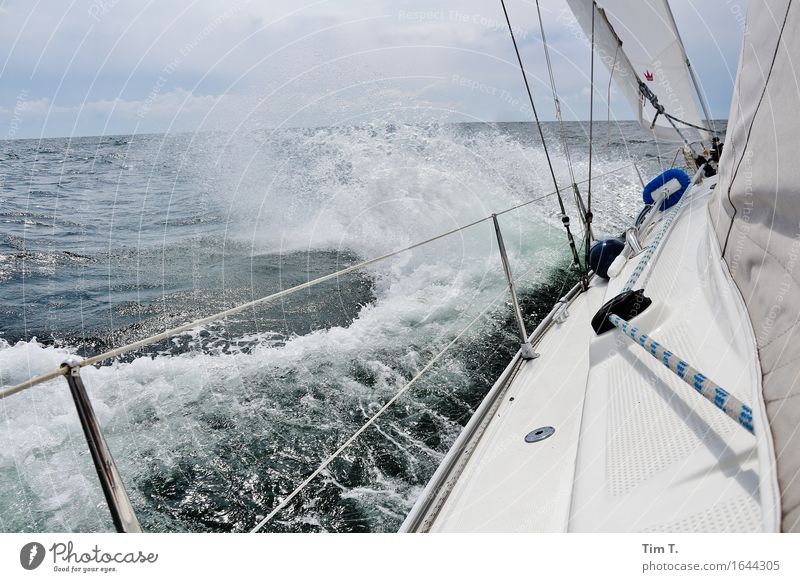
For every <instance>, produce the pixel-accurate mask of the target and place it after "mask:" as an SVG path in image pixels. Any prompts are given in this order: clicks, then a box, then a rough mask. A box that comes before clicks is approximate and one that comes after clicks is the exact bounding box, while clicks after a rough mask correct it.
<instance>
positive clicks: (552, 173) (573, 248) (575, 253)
mask: <svg viewBox="0 0 800 582" xmlns="http://www.w3.org/2000/svg"><path fill="white" fill-rule="evenodd" d="M500 5H501V6H502V7H503V14H504V15H505V17H506V24H507V25H508V32H509V34H510V35H511V42H512V43H513V45H514V52H515V53H516V54H517V62H518V63H519V70H520V72H521V73H522V80H523V81H524V82H525V90H526V91H527V92H528V100H529V101H530V104H531V110H532V111H533V118H534V120H535V121H536V128H537V129H538V130H539V138H540V139H541V140H542V148H543V149H544V155H545V158H547V167H548V168H549V169H550V176H551V177H552V178H553V185H554V186H555V191H556V192H557V193H558V206H559V208H560V209H561V222H562V224H563V225H564V229H565V230H566V231H567V242H568V243H569V248H570V250H571V251H572V260H573V262H574V263H575V267H576V268H577V269H578V270H579V271H580V270H582V267H581V261H580V259H579V258H578V248H577V246H576V245H575V239H574V238H573V236H572V231H571V230H570V228H569V216H567V211H566V208H565V207H564V199H563V198H562V197H561V188H559V187H558V180H557V179H556V173H555V170H553V162H552V160H551V159H550V152H548V151H547V143H546V142H545V139H544V131H542V124H541V122H540V121H539V114H538V113H537V112H536V105H535V104H534V102H533V93H532V92H531V86H530V84H529V83H528V75H527V74H526V73H525V67H524V65H523V64H522V56H520V54H519V47H518V46H517V39H516V37H515V36H514V29H513V28H512V27H511V19H510V18H509V17H508V10H506V3H505V0H500ZM587 268H588V265H587ZM582 282H583V287H584V289H585V288H586V286H587V282H586V275H585V274H584V275H583V277H582Z"/></svg>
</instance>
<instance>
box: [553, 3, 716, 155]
mask: <svg viewBox="0 0 800 582" xmlns="http://www.w3.org/2000/svg"><path fill="white" fill-rule="evenodd" d="M567 4H569V7H570V9H571V10H572V13H573V14H574V15H575V18H576V20H577V21H578V24H580V27H581V28H582V29H583V31H584V33H585V34H586V36H587V37H589V38H590V37H591V32H592V11H593V10H594V11H595V22H594V41H595V52H596V54H597V55H598V56H599V58H600V60H601V61H602V62H603V64H604V65H605V66H606V68H608V70H609V71H610V72H611V75H612V78H613V79H614V81H616V83H617V86H618V87H619V88H620V90H621V91H622V93H623V95H624V96H625V99H626V100H627V101H628V103H629V104H630V106H631V108H632V109H633V111H634V114H635V115H636V118H637V119H638V121H639V123H640V124H641V125H642V126H643V127H644V128H646V129H647V130H651V124H652V123H653V119H654V118H655V117H656V110H655V109H654V108H653V106H652V105H651V103H650V102H649V101H647V100H645V99H643V98H642V93H641V91H640V89H639V83H640V82H642V83H644V85H645V86H646V87H647V88H648V89H650V90H651V91H652V92H653V93H654V94H655V95H656V97H658V100H659V103H660V104H661V105H662V106H663V107H664V110H665V111H666V112H667V113H669V114H670V115H672V116H674V117H676V118H678V119H682V120H684V121H686V122H687V123H690V124H692V125H698V126H701V127H705V124H704V123H703V121H702V120H701V118H700V114H699V112H698V110H697V105H696V104H695V97H694V94H693V92H692V86H691V80H690V75H691V70H690V69H689V61H688V59H687V58H686V53H685V51H684V48H683V43H682V42H681V39H680V36H679V35H678V31H677V28H676V27H675V21H674V19H673V18H672V12H671V10H670V8H669V5H668V4H667V1H666V0H636V2H631V1H630V0H601V2H600V3H599V4H598V2H595V1H594V0H567ZM698 95H699V93H698ZM676 125H677V126H678V128H679V129H680V132H681V133H682V134H683V136H684V137H685V138H686V139H687V140H688V141H690V142H694V141H705V140H707V139H708V138H709V135H708V133H707V132H705V131H698V130H696V129H692V128H690V127H688V126H685V125H683V124H681V123H676ZM651 131H652V132H653V134H654V135H655V137H656V138H657V139H659V140H667V141H681V139H682V138H681V136H680V135H679V133H678V132H676V131H675V129H674V127H673V126H672V124H671V123H670V121H669V120H668V119H667V118H666V117H665V116H663V115H659V116H658V117H657V118H656V122H655V125H654V126H653V128H652V130H651Z"/></svg>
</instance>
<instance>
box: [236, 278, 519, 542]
mask: <svg viewBox="0 0 800 582" xmlns="http://www.w3.org/2000/svg"><path fill="white" fill-rule="evenodd" d="M506 289H507V288H504V289H503V291H502V292H501V293H499V294H498V295H497V296H496V297H495V298H494V299H492V300H491V301H490V302H489V304H488V305H487V306H486V307H484V308H483V309H482V310H481V312H480V313H478V315H477V316H475V318H474V319H473V320H472V321H470V322H469V323H468V324H467V326H466V327H465V328H464V329H462V330H461V331H460V332H459V333H458V335H457V336H456V337H454V338H453V339H452V340H450V343H448V344H447V345H446V346H445V347H444V348H442V349H441V350H440V351H439V352H438V353H437V354H436V355H435V356H434V357H433V358H431V359H430V360H428V363H427V364H425V366H424V367H423V368H422V369H421V370H420V371H419V372H417V374H416V375H415V376H414V377H413V378H412V379H411V380H409V381H408V382H407V383H406V384H405V385H404V386H403V387H402V388H400V390H398V391H397V392H396V393H395V394H394V396H392V397H391V398H390V399H389V400H387V401H386V404H384V405H383V406H381V408H380V409H379V410H378V411H377V412H376V413H375V414H373V415H372V416H371V417H370V418H369V420H367V422H365V423H364V424H362V425H361V427H360V428H359V429H358V430H357V431H355V432H354V433H353V434H352V435H350V436H349V437H348V438H347V440H346V441H344V442H343V443H342V444H341V445H340V446H339V448H338V449H336V450H335V451H334V452H333V453H331V454H330V455H328V457H326V458H325V460H324V461H322V463H320V464H319V466H317V468H316V469H315V470H314V471H313V472H312V473H311V474H310V475H309V476H308V477H306V478H305V479H304V480H303V482H302V483H300V485H298V486H297V487H295V488H294V490H293V491H292V492H291V493H289V495H287V496H286V497H284V498H283V499H282V500H281V502H280V503H278V505H276V506H275V507H274V508H273V509H272V511H270V512H269V513H268V514H267V515H266V517H264V518H263V519H262V520H261V521H259V522H258V524H256V526H255V527H254V528H253V529H252V530H251V531H250V533H256V532H258V531H259V530H261V528H263V527H264V526H265V525H267V523H268V522H269V521H270V520H271V519H272V518H273V517H275V516H276V515H277V514H278V513H279V512H280V511H281V510H282V509H284V508H285V507H286V506H287V505H289V503H291V501H292V499H294V498H295V497H297V495H299V494H300V493H301V492H302V491H303V489H305V488H306V487H308V485H309V483H311V481H313V480H314V478H315V477H317V475H319V474H320V473H322V472H323V471H324V470H325V468H326V467H327V466H328V465H330V464H331V463H332V462H333V461H334V460H336V459H337V458H338V457H339V455H341V454H342V453H343V452H344V450H345V449H347V448H348V447H349V446H350V445H351V444H353V442H354V441H355V440H356V439H357V438H358V437H359V436H360V435H361V434H362V433H363V432H364V431H365V430H367V429H368V428H369V427H370V426H372V425H373V424H375V421H376V420H378V418H379V417H380V416H382V415H383V413H384V412H386V411H387V410H388V409H389V407H391V406H392V404H394V403H395V402H397V400H398V399H399V398H400V397H401V396H402V395H403V394H405V393H406V392H407V391H408V390H409V389H410V388H411V387H412V386H413V385H414V384H415V383H416V382H417V381H418V380H419V379H420V378H421V377H422V376H423V375H424V374H425V373H426V372H427V371H428V370H430V369H431V368H432V367H433V365H434V364H436V362H438V361H439V359H440V358H441V357H442V356H443V355H445V353H447V351H448V350H449V349H450V348H452V347H453V346H454V345H455V344H456V342H458V340H460V339H461V338H462V337H463V336H464V334H466V333H467V331H469V330H470V329H471V328H472V326H473V325H475V324H476V323H477V322H478V321H480V319H481V318H482V317H483V316H484V315H485V314H486V312H487V311H489V309H491V308H492V307H493V306H494V305H495V304H497V302H498V301H499V300H500V298H501V297H502V296H503V295H504V294H505V292H506Z"/></svg>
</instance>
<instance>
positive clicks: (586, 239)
mask: <svg viewBox="0 0 800 582" xmlns="http://www.w3.org/2000/svg"><path fill="white" fill-rule="evenodd" d="M595 12H597V4H596V3H595V2H592V35H591V36H592V48H591V51H590V53H591V57H590V65H589V85H590V87H589V185H588V186H587V187H586V232H585V234H584V243H585V244H584V259H583V260H584V264H585V265H586V269H587V271H588V269H589V247H590V245H591V244H592V234H591V232H592V230H591V229H592V143H593V141H594V140H593V130H594V15H595Z"/></svg>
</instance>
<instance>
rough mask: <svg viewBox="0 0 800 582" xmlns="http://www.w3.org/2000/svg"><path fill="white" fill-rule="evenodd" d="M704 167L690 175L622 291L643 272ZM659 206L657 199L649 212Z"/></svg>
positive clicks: (656, 209) (628, 289)
mask: <svg viewBox="0 0 800 582" xmlns="http://www.w3.org/2000/svg"><path fill="white" fill-rule="evenodd" d="M704 169H705V165H703V166H701V167H700V169H698V170H697V173H696V174H695V175H694V176H693V177H692V181H691V183H690V184H689V188H688V189H687V190H686V192H684V193H683V196H681V199H680V200H678V203H677V204H676V205H675V206H673V208H672V212H671V213H670V215H669V217H668V218H667V219H666V220H665V221H664V225H663V226H662V227H661V230H660V231H658V234H657V235H656V238H654V239H653V242H651V243H650V244H649V245H648V247H647V250H646V251H645V252H644V255H642V258H641V259H640V260H639V264H638V265H636V268H635V269H634V270H633V273H631V276H630V277H629V278H628V281H627V282H626V283H625V287H624V288H623V289H622V292H623V293H624V292H625V291H630V290H631V289H633V286H634V285H636V282H637V281H638V280H639V277H640V276H641V274H642V273H643V272H644V268H645V267H646V266H647V263H649V262H650V259H651V258H653V253H655V252H656V250H657V249H658V246H659V245H660V244H661V241H662V239H663V238H664V237H665V236H666V234H667V233H668V232H669V229H670V227H671V226H672V223H673V222H675V218H676V217H677V216H678V214H679V213H680V211H681V208H682V207H683V203H684V202H685V201H686V199H687V198H688V197H689V193H690V192H691V191H692V188H694V185H695V184H696V183H697V179H698V178H699V177H700V174H701V172H703V170H704ZM660 206H661V201H660V200H657V201H656V202H655V206H654V207H653V209H652V210H651V211H650V212H657V211H658V208H659V207H660Z"/></svg>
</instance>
